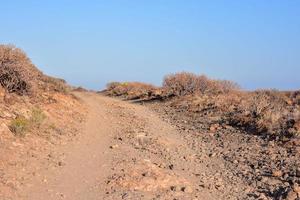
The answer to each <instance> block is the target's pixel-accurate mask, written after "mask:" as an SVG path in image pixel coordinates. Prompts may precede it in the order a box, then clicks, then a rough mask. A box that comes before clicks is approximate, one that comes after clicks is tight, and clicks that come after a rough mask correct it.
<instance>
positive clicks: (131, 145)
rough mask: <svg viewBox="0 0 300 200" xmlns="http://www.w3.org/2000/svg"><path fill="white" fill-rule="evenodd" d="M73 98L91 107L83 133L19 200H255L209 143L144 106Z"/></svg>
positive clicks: (55, 151) (55, 150)
mask: <svg viewBox="0 0 300 200" xmlns="http://www.w3.org/2000/svg"><path fill="white" fill-rule="evenodd" d="M75 95H76V96H77V97H78V98H80V99H81V100H82V101H83V102H84V103H85V104H86V105H87V107H88V117H87V120H86V123H85V124H84V126H83V127H82V132H81V133H80V134H79V135H78V136H76V139H75V140H74V141H71V142H67V143H65V144H64V145H56V146H53V147H52V148H51V152H49V153H48V154H45V156H46V157H47V158H49V159H45V158H42V159H40V162H38V161H37V162H36V163H35V164H36V165H37V166H36V167H37V168H38V169H40V170H39V171H38V172H37V173H34V174H33V175H32V176H31V178H28V179H27V180H26V181H25V183H24V184H22V185H21V186H20V187H19V189H18V190H17V191H16V193H17V196H18V197H17V199H20V200H48V199H49V200H50V199H51V200H56V199H57V200H60V199H68V200H98V199H99V200H100V199H172V200H175V199H178V200H179V199H180V200H181V199H194V200H196V199H205V200H206V199H249V198H250V197H249V195H248V194H249V193H251V191H250V190H251V188H249V186H248V184H247V182H246V181H245V179H244V178H243V177H241V176H238V175H237V174H235V173H234V172H235V171H234V170H233V169H232V168H231V167H232V165H230V166H229V167H228V166H227V162H225V161H224V159H223V158H221V157H219V156H218V155H219V154H218V153H219V152H218V151H217V152H212V149H209V141H201V140H196V139H193V137H186V135H185V134H184V133H185V132H184V131H183V130H182V128H179V127H177V126H175V125H171V123H170V122H169V121H168V120H166V119H163V118H162V117H161V116H160V115H159V114H157V113H156V112H154V111H152V109H150V108H147V107H145V106H141V105H136V104H131V103H128V102H124V101H120V100H116V99H112V98H108V97H103V96H100V95H98V94H95V93H87V92H77V93H76V94H75ZM193 134H203V133H196V132H194V133H193ZM195 136H196V135H195ZM195 138H197V137H195ZM207 140H209V137H208V138H207ZM220 151H221V150H220ZM43 155H44V154H43ZM45 160H48V161H47V162H45ZM5 200H8V199H5Z"/></svg>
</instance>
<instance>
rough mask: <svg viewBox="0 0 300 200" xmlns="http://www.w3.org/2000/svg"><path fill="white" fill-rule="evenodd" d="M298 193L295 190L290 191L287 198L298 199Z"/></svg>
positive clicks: (288, 199) (290, 199)
mask: <svg viewBox="0 0 300 200" xmlns="http://www.w3.org/2000/svg"><path fill="white" fill-rule="evenodd" d="M296 199H297V194H296V193H295V192H294V191H292V190H291V191H289V193H288V194H287V196H286V200H296Z"/></svg>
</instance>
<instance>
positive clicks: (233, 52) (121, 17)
mask: <svg viewBox="0 0 300 200" xmlns="http://www.w3.org/2000/svg"><path fill="white" fill-rule="evenodd" d="M0 7H1V12H0V19H1V26H0V43H4V44H7V43H11V44H15V45H16V46H18V47H20V48H22V49H24V50H25V51H26V52H27V54H28V56H29V57H30V58H31V59H32V61H33V62H34V63H35V64H36V65H37V66H38V67H39V68H40V69H41V70H42V71H44V72H45V73H47V74H50V75H54V76H58V77H61V78H64V79H66V80H67V81H68V82H69V83H71V84H74V85H82V86H85V87H88V88H92V89H101V88H103V87H104V86H105V84H106V83H107V82H109V81H114V80H118V81H131V80H132V81H133V80H134V81H143V82H149V83H154V84H156V85H159V84H160V83H161V80H162V78H163V76H164V75H165V74H168V73H172V72H178V71H190V72H195V73H201V74H202V73H204V74H206V75H208V76H210V77H213V78H218V79H230V80H234V81H236V82H238V83H239V84H240V85H241V86H242V87H243V88H245V89H256V88H279V89H299V88H300V76H299V74H300V14H299V13H300V1H299V0H288V1H284V0H281V1H277V0H272V1H268V0H247V1H246V0H245V1H244V0H243V1H241V0H235V1H233V0H213V1H211V0H206V1H201V0H181V1H179V0H160V1H159V0H151V1H148V0H147V1H146V0H109V1H107V0H105V1H100V0H98V1H96V0H89V1H83V0H82V1H76V0H51V1H34V0H26V1H23V0H22V1H21V0H20V1H14V0H11V1H3V0H0Z"/></svg>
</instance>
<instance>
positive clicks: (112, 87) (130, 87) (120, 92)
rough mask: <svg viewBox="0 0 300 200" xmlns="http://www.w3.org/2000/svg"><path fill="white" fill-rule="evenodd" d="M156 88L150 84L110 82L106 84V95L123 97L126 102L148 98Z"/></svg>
mask: <svg viewBox="0 0 300 200" xmlns="http://www.w3.org/2000/svg"><path fill="white" fill-rule="evenodd" d="M156 89H157V88H156V87H155V86H153V85H150V84H145V83H139V82H124V83H119V82H112V83H109V84H107V89H106V94H107V95H109V96H119V97H124V98H126V99H128V100H133V99H145V98H149V97H150V96H151V95H152V94H153V93H155V90H156Z"/></svg>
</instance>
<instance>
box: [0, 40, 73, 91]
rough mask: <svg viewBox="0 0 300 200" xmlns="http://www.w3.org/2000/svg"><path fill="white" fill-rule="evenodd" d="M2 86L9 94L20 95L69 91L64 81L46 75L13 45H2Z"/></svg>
mask: <svg viewBox="0 0 300 200" xmlns="http://www.w3.org/2000/svg"><path fill="white" fill-rule="evenodd" d="M0 84H1V86H2V87H3V88H5V90H6V91H7V92H9V93H16V94H18V95H31V96H35V95H38V93H39V91H55V92H63V93H65V92H67V91H68V87H67V85H66V83H65V81H64V80H62V79H57V78H53V77H49V76H46V75H44V74H43V73H42V72H41V71H39V70H38V69H37V68H36V67H35V66H34V65H33V64H32V62H31V61H30V59H29V58H28V57H27V55H26V54H25V53H24V52H23V51H22V50H21V49H19V48H16V47H15V46H12V45H0Z"/></svg>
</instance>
